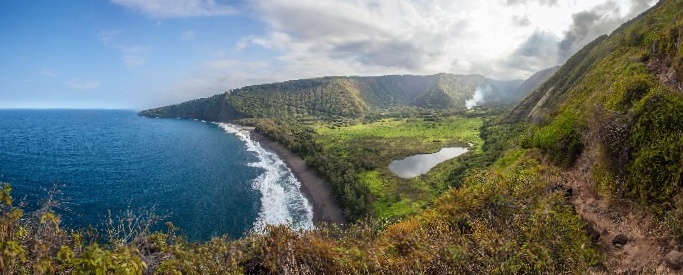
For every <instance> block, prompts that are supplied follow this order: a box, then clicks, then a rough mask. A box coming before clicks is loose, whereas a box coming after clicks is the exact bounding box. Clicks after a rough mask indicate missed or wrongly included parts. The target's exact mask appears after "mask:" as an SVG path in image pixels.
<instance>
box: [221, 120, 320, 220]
mask: <svg viewBox="0 0 683 275" xmlns="http://www.w3.org/2000/svg"><path fill="white" fill-rule="evenodd" d="M216 124H217V125H218V126H219V127H221V128H223V130H225V132H226V133H229V134H233V135H235V136H237V137H238V138H239V139H240V140H242V141H243V142H244V143H245V145H246V147H247V151H249V152H254V153H256V157H257V158H258V161H256V162H252V163H249V164H248V165H249V166H252V167H257V168H261V169H263V173H262V174H261V175H259V176H258V177H257V178H256V179H254V180H253V181H252V188H254V189H255V190H258V191H259V192H260V193H261V209H260V212H259V215H258V218H257V219H256V221H255V222H254V230H255V231H256V232H261V231H263V229H265V227H266V225H269V224H270V225H279V224H287V225H290V226H291V227H292V228H293V229H310V228H313V208H312V207H311V205H310V203H309V202H308V200H307V199H306V197H304V195H303V194H302V193H301V191H300V189H299V187H300V186H301V183H299V181H298V180H297V179H296V178H295V177H294V174H292V171H291V170H289V167H287V165H286V164H285V163H284V162H283V161H282V160H281V159H280V158H279V157H278V156H277V155H276V154H275V153H273V152H270V151H268V150H266V149H264V148H263V147H262V146H261V144H259V143H258V142H256V141H254V140H252V139H251V137H250V133H249V132H248V131H246V130H244V129H242V128H241V127H240V126H238V125H234V124H229V123H216Z"/></svg>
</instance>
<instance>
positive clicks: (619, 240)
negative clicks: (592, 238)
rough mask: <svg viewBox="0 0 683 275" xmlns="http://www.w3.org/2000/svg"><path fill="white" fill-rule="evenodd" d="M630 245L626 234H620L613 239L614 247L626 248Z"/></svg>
mask: <svg viewBox="0 0 683 275" xmlns="http://www.w3.org/2000/svg"><path fill="white" fill-rule="evenodd" d="M626 243H628V238H627V237H626V235H624V234H619V235H616V236H614V239H612V244H613V245H614V246H624V245H626Z"/></svg>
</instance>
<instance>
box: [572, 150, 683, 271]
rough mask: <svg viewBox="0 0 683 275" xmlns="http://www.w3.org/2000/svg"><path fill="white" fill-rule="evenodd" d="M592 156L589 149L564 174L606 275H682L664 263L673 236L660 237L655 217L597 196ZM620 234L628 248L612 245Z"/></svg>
mask: <svg viewBox="0 0 683 275" xmlns="http://www.w3.org/2000/svg"><path fill="white" fill-rule="evenodd" d="M591 153H592V152H590V150H586V152H584V154H583V155H582V157H581V158H580V159H579V160H578V161H577V164H576V165H575V166H574V168H572V169H571V170H569V171H567V172H564V173H563V185H564V187H565V188H566V189H567V190H569V189H570V188H571V197H570V198H569V200H570V202H571V203H572V204H573V205H574V206H575V208H576V212H577V213H578V214H579V215H581V217H582V218H583V219H584V220H586V221H587V222H588V224H589V226H590V227H591V228H592V229H589V230H590V231H592V235H593V237H595V238H597V244H598V246H599V247H600V249H601V250H602V251H603V253H604V255H605V259H604V264H605V267H606V268H607V273H610V274H612V273H616V274H641V273H656V274H683V269H682V270H671V269H670V268H669V267H668V266H667V264H666V262H665V261H664V257H665V255H666V253H668V252H669V251H671V250H672V249H673V248H675V243H674V242H673V241H672V238H670V237H661V236H662V235H664V234H663V233H662V232H664V231H663V229H661V228H660V227H658V225H657V223H656V222H655V221H654V220H653V219H652V218H650V217H649V216H648V215H645V214H643V212H642V211H641V210H638V209H637V208H636V207H631V206H628V205H619V206H614V204H612V205H610V204H609V202H608V201H606V200H605V199H603V198H600V197H599V196H598V195H597V193H596V191H595V187H594V183H593V180H592V179H591V176H590V175H591V174H592V173H591V170H592V168H593V162H592V161H591V159H593V160H594V159H595V158H591V157H595V156H594V155H593V156H591ZM620 234H623V235H624V236H626V238H627V242H626V244H625V245H619V244H616V245H615V244H614V243H613V241H614V240H615V237H617V235H620ZM596 272H597V273H602V272H600V271H598V270H596Z"/></svg>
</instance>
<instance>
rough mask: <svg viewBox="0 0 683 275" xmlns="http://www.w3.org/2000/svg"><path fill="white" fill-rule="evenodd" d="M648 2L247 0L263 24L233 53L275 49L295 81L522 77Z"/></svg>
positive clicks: (563, 57) (609, 28) (553, 61)
mask: <svg viewBox="0 0 683 275" xmlns="http://www.w3.org/2000/svg"><path fill="white" fill-rule="evenodd" d="M615 1H620V2H618V3H617V2H615ZM651 2H652V1H647V0H614V1H612V0H607V1H606V2H605V1H603V3H597V4H596V3H595V2H594V1H576V2H569V1H567V2H564V1H557V0H499V3H498V5H495V4H491V3H488V2H486V3H484V2H478V1H465V0H451V1H446V0H420V1H418V0H375V1H350V0H300V1H289V0H254V2H253V6H252V8H251V10H253V13H254V14H255V15H256V16H257V17H258V18H259V19H261V20H262V21H263V22H265V23H266V26H267V29H266V35H261V36H254V35H250V36H246V37H244V38H243V39H242V40H241V41H239V42H238V43H236V45H234V47H233V48H234V49H236V50H244V49H247V48H249V47H253V46H256V47H264V48H267V49H271V50H275V51H277V52H279V53H281V55H280V56H279V57H278V61H281V62H282V63H283V69H282V71H283V72H286V73H287V74H290V75H302V76H304V77H311V76H319V75H335V74H367V73H368V72H369V74H375V75H376V74H389V73H416V74H427V73H440V72H450V73H465V74H469V73H479V74H483V75H486V76H490V77H497V78H508V79H510V78H524V77H528V76H529V75H531V74H533V73H534V72H536V71H539V70H541V69H544V68H547V67H550V66H553V65H556V64H558V63H561V62H564V60H566V58H567V57H568V56H569V55H571V54H573V53H575V52H576V51H577V50H578V49H580V48H581V47H582V46H583V45H585V44H586V43H588V42H590V41H591V40H592V39H594V38H596V37H597V36H599V35H601V34H604V33H609V32H611V31H612V30H614V29H615V28H616V27H618V26H619V24H621V23H623V22H625V21H626V20H627V19H629V18H631V17H633V16H634V15H635V14H637V13H639V12H642V11H643V10H644V9H646V8H647V7H649V6H651V5H652V3H651ZM615 3H616V4H615ZM622 6H623V8H622V9H620V8H621V7H622Z"/></svg>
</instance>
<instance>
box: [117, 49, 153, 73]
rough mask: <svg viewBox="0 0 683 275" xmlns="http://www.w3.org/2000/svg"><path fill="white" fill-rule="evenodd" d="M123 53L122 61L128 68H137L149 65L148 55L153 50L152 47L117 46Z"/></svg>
mask: <svg viewBox="0 0 683 275" xmlns="http://www.w3.org/2000/svg"><path fill="white" fill-rule="evenodd" d="M115 48H116V49H118V50H119V51H121V59H122V60H123V63H124V64H125V65H126V67H128V68H131V69H132V68H137V67H140V66H142V65H144V64H145V63H147V57H146V56H147V54H148V53H149V52H150V51H151V50H152V47H151V46H120V45H119V46H115Z"/></svg>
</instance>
